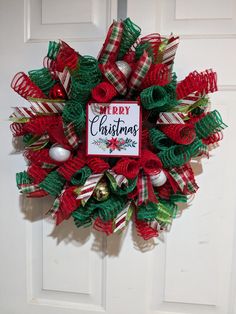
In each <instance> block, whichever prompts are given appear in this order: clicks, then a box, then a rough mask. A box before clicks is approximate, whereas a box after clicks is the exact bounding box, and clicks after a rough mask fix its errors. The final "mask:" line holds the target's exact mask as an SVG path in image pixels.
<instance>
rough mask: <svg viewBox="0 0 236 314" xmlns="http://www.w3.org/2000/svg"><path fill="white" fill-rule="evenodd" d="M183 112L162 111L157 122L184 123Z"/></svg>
mask: <svg viewBox="0 0 236 314" xmlns="http://www.w3.org/2000/svg"><path fill="white" fill-rule="evenodd" d="M182 118H183V114H182V113H180V112H160V114H159V118H158V119H157V122H156V124H184V120H183V119H182Z"/></svg>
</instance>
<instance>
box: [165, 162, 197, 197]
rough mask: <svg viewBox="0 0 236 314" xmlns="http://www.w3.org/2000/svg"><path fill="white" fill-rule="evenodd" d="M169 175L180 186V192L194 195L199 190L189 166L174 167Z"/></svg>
mask: <svg viewBox="0 0 236 314" xmlns="http://www.w3.org/2000/svg"><path fill="white" fill-rule="evenodd" d="M169 174H170V175H171V176H172V178H173V179H174V180H175V181H176V183H177V184H178V186H179V188H180V190H181V191H182V192H183V193H184V194H193V193H196V192H197V190H198V185H197V183H196V181H195V179H194V174H193V170H192V168H191V166H190V165H189V164H186V165H183V166H181V167H174V168H172V169H171V170H170V171H169Z"/></svg>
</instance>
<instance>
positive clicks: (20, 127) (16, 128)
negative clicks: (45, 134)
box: [10, 122, 27, 136]
mask: <svg viewBox="0 0 236 314" xmlns="http://www.w3.org/2000/svg"><path fill="white" fill-rule="evenodd" d="M24 125H25V123H17V122H13V123H12V124H11V125H10V129H11V132H12V134H13V136H22V135H24V134H25V133H27V132H26V131H25V127H24Z"/></svg>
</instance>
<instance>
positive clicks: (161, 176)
mask: <svg viewBox="0 0 236 314" xmlns="http://www.w3.org/2000/svg"><path fill="white" fill-rule="evenodd" d="M150 179H151V182H152V185H153V186H162V185H164V184H165V183H166V180H167V177H166V175H165V173H164V171H162V170H161V171H160V172H159V173H157V174H154V175H152V176H150Z"/></svg>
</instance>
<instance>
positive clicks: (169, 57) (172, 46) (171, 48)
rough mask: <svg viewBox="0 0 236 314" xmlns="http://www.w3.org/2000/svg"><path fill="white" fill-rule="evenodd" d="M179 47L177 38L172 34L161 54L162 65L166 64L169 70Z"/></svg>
mask: <svg viewBox="0 0 236 314" xmlns="http://www.w3.org/2000/svg"><path fill="white" fill-rule="evenodd" d="M178 45H179V37H174V36H173V34H171V35H170V38H169V39H168V42H167V45H166V47H165V51H164V53H163V60H162V63H163V64H166V65H167V66H168V68H171V66H172V64H173V63H174V59H175V54H176V51H177V48H178Z"/></svg>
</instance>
